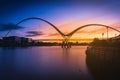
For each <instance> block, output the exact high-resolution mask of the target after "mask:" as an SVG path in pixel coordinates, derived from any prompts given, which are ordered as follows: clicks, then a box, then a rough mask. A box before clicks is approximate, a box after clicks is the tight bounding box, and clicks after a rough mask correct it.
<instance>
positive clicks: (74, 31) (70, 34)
mask: <svg viewBox="0 0 120 80" xmlns="http://www.w3.org/2000/svg"><path fill="white" fill-rule="evenodd" d="M89 26H103V27H106V28H107V29H108V28H110V29H112V30H115V31H117V32H119V33H120V31H119V30H117V29H115V28H112V27H110V26H107V25H103V24H87V25H83V26H80V27H78V28H77V29H75V30H73V31H72V32H71V33H69V34H67V35H66V36H68V37H69V39H70V38H71V36H72V35H73V34H74V33H76V32H77V31H78V30H80V29H82V28H85V27H89Z"/></svg>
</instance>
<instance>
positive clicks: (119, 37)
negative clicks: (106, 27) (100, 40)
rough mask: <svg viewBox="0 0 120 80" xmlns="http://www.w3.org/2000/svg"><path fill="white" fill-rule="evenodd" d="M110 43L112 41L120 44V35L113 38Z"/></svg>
mask: <svg viewBox="0 0 120 80" xmlns="http://www.w3.org/2000/svg"><path fill="white" fill-rule="evenodd" d="M110 41H112V42H120V35H118V36H116V37H113V38H110Z"/></svg>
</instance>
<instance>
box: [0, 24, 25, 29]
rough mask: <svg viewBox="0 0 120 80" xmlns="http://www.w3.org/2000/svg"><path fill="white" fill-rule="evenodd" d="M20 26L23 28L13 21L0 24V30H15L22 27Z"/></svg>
mask: <svg viewBox="0 0 120 80" xmlns="http://www.w3.org/2000/svg"><path fill="white" fill-rule="evenodd" d="M22 28H24V27H22V26H17V25H15V24H13V23H8V24H0V31H8V30H17V29H22Z"/></svg>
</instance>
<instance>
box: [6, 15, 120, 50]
mask: <svg viewBox="0 0 120 80" xmlns="http://www.w3.org/2000/svg"><path fill="white" fill-rule="evenodd" d="M28 20H40V21H44V22H46V23H47V24H49V25H51V26H52V27H53V28H54V29H55V30H56V31H57V32H58V33H59V34H60V35H61V36H62V37H63V41H62V45H61V46H62V48H70V47H71V45H70V44H69V40H70V38H71V37H72V35H73V34H74V33H76V32H77V31H78V30H80V29H82V28H85V27H89V26H102V27H105V28H106V29H107V39H108V28H110V29H112V30H115V31H117V32H119V33H120V31H119V30H117V29H115V28H112V27H110V26H107V25H103V24H87V25H83V26H80V27H78V28H77V29H75V30H73V31H72V32H70V33H68V34H64V33H63V32H61V31H60V30H59V29H58V28H57V27H56V26H55V25H54V24H52V23H51V22H49V21H47V20H44V19H42V18H38V17H31V18H26V19H23V20H21V21H20V22H18V23H17V24H16V26H18V25H19V24H21V23H23V22H25V21H28ZM10 32H11V30H10V31H9V32H8V33H7V34H6V36H7V35H8V34H9V33H10Z"/></svg>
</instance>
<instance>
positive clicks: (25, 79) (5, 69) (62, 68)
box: [0, 46, 92, 80]
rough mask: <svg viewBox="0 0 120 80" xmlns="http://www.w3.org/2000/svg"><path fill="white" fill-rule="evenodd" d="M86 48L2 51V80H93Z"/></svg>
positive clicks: (0, 62) (36, 48) (56, 47)
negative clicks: (87, 61) (88, 66)
mask: <svg viewBox="0 0 120 80" xmlns="http://www.w3.org/2000/svg"><path fill="white" fill-rule="evenodd" d="M85 51H86V46H74V47H72V48H71V49H62V48H61V47H59V46H53V47H29V48H0V80H92V77H91V75H90V72H89V70H88V68H87V65H86V54H85Z"/></svg>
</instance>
